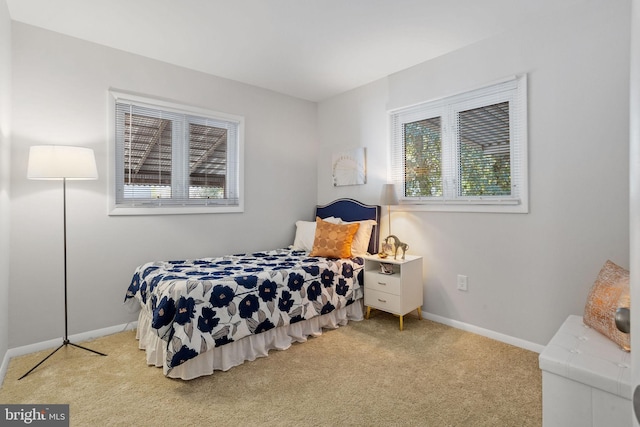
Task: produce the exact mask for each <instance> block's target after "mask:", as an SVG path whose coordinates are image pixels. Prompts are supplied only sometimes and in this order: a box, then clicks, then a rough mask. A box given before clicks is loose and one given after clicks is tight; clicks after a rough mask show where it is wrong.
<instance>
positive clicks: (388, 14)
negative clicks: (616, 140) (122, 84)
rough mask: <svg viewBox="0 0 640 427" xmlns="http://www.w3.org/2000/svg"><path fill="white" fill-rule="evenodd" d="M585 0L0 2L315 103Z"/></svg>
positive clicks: (88, 36) (86, 34)
mask: <svg viewBox="0 0 640 427" xmlns="http://www.w3.org/2000/svg"><path fill="white" fill-rule="evenodd" d="M587 1H588V0H6V3H7V6H8V8H9V13H10V15H11V18H12V19H13V20H14V21H19V22H24V23H27V24H30V25H34V26H38V27H42V28H45V29H48V30H52V31H55V32H59V33H63V34H67V35H70V36H73V37H77V38H80V39H84V40H88V41H92V42H95V43H99V44H102V45H105V46H110V47H113V48H116V49H121V50H125V51H128V52H132V53H136V54H139V55H143V56H146V57H149V58H154V59H158V60H161V61H165V62H168V63H171V64H176V65H180V66H183V67H187V68H190V69H194V70H198V71H202V72H205V73H209V74H212V75H216V76H219V77H224V78H228V79H233V80H236V81H240V82H244V83H248V84H251V85H255V86H259V87H262V88H266V89H270V90H274V91H277V92H280V93H284V94H287V95H292V96H295V97H298V98H302V99H307V100H311V101H321V100H323V99H327V98H330V97H332V96H335V95H337V94H340V93H342V92H345V91H348V90H350V89H353V88H356V87H358V86H361V85H364V84H367V83H370V82H372V81H374V80H377V79H380V78H382V77H385V76H387V75H390V74H393V73H395V72H397V71H400V70H403V69H406V68H409V67H411V66H413V65H416V64H419V63H421V62H424V61H426V60H429V59H432V58H434V57H437V56H440V55H443V54H445V53H447V52H450V51H453V50H456V49H460V48H462V47H464V46H467V45H469V44H472V43H474V42H477V41H479V40H482V39H485V38H488V37H491V36H494V35H496V34H499V33H502V32H505V31H508V30H510V29H513V28H517V27H519V26H522V25H524V24H526V23H531V22H534V21H536V20H538V19H541V18H544V17H545V16H548V15H551V14H554V13H557V12H559V11H561V10H562V11H566V9H568V8H572V7H576V6H577V5H579V4H581V3H585V2H587Z"/></svg>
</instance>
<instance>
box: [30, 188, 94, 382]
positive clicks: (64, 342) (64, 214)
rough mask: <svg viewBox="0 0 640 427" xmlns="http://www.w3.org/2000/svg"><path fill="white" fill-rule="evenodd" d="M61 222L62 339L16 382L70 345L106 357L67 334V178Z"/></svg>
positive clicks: (63, 190) (63, 189)
mask: <svg viewBox="0 0 640 427" xmlns="http://www.w3.org/2000/svg"><path fill="white" fill-rule="evenodd" d="M62 222H63V227H62V229H63V234H64V338H63V339H62V344H61V345H60V346H59V347H58V348H56V349H55V350H53V351H52V352H51V353H49V355H48V356H47V357H45V358H44V359H42V360H41V361H40V362H39V363H38V364H37V365H36V366H34V367H33V368H31V369H29V371H28V372H27V373H26V374H24V375H23V376H21V377H20V378H18V380H21V379H23V378H24V377H26V376H27V375H29V374H30V373H31V372H33V370H34V369H36V368H37V367H38V366H40V365H42V364H43V363H44V362H45V361H46V360H47V359H48V358H50V357H51V356H53V355H54V353H55V352H57V351H58V350H60V349H61V348H62V347H65V346H67V345H72V346H74V347H78V348H81V349H83V350H87V351H90V352H92V353H96V354H99V355H100V356H106V354H104V353H100V352H99V351H96V350H91V349H90V348H87V347H83V346H81V345H79V344H74V343H72V342H71V341H69V333H68V331H69V328H68V322H67V318H68V315H67V178H62Z"/></svg>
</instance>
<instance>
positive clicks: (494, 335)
mask: <svg viewBox="0 0 640 427" xmlns="http://www.w3.org/2000/svg"><path fill="white" fill-rule="evenodd" d="M422 317H424V318H425V319H429V320H432V321H434V322H438V323H442V324H443V325H447V326H451V327H453V328H456V329H462V330H463V331H467V332H472V333H474V334H478V335H482V336H483V337H487V338H491V339H493V340H496V341H500V342H503V343H506V344H510V345H513V346H516V347H520V348H523V349H525V350H529V351H533V352H536V353H542V350H544V348H545V346H543V345H540V344H536V343H532V342H530V341H525V340H523V339H520V338H515V337H512V336H509V335H505V334H501V333H499V332H495V331H492V330H489V329H484V328H481V327H479V326H474V325H470V324H468V323H464V322H460V321H458V320H453V319H449V318H447V317H442V316H438V315H437V314H432V313H427V312H426V311H423V312H422Z"/></svg>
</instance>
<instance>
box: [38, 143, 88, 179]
mask: <svg viewBox="0 0 640 427" xmlns="http://www.w3.org/2000/svg"><path fill="white" fill-rule="evenodd" d="M27 178H29V179H62V178H66V179H98V168H97V167H96V158H95V156H94V154H93V150H92V149H91V148H85V147H71V146H68V145H35V146H33V147H31V148H30V149H29V163H28V165H27Z"/></svg>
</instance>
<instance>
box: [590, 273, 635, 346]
mask: <svg viewBox="0 0 640 427" xmlns="http://www.w3.org/2000/svg"><path fill="white" fill-rule="evenodd" d="M618 307H629V272H628V271H627V270H625V269H624V268H622V267H620V266H618V265H616V264H614V263H613V262H611V261H607V262H606V263H605V264H604V266H603V267H602V269H601V270H600V273H598V277H597V279H596V281H595V283H594V284H593V286H592V287H591V291H590V292H589V296H588V297H587V303H586V304H585V306H584V316H583V317H582V320H583V322H584V324H585V325H587V326H590V327H592V328H593V329H595V330H596V331H598V332H600V333H601V334H603V335H605V336H606V337H607V338H609V339H610V340H611V341H613V342H615V343H616V344H618V345H619V346H620V347H622V348H623V349H624V350H626V351H630V349H631V345H630V335H629V334H625V333H623V332H620V331H619V330H618V328H617V327H616V317H615V316H616V309H617V308H618Z"/></svg>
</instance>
